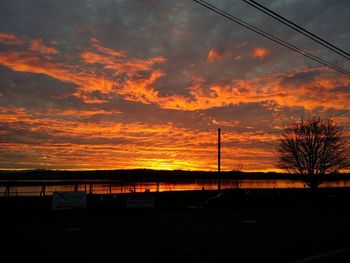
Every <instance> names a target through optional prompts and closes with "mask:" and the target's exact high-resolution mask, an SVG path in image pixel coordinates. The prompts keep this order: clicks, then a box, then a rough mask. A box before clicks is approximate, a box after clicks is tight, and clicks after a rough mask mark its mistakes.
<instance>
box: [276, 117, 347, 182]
mask: <svg viewBox="0 0 350 263" xmlns="http://www.w3.org/2000/svg"><path fill="white" fill-rule="evenodd" d="M342 131H343V130H342V128H341V127H340V126H337V125H336V124H335V123H334V122H333V121H332V119H321V118H311V119H307V120H301V121H300V122H296V123H294V124H292V125H291V126H289V127H287V128H285V130H284V132H283V134H282V135H281V137H280V138H279V141H278V143H279V147H278V150H277V156H278V159H279V161H278V165H277V166H278V168H280V169H283V170H286V171H288V172H290V173H296V174H300V175H302V176H303V179H304V180H305V182H306V184H307V185H308V186H309V187H310V188H316V187H317V186H318V185H319V184H320V183H321V181H322V177H323V176H324V175H326V174H335V173H338V172H339V171H340V170H342V169H345V168H348V167H350V155H349V152H348V151H347V148H346V146H347V144H346V141H345V140H344V137H343V133H342Z"/></svg>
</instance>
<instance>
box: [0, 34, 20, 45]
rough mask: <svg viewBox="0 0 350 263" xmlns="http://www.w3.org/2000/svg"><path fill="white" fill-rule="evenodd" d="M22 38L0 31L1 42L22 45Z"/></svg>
mask: <svg viewBox="0 0 350 263" xmlns="http://www.w3.org/2000/svg"><path fill="white" fill-rule="evenodd" d="M22 43H23V41H22V40H20V39H18V38H17V37H16V36H15V35H12V34H7V33H3V32H0V44H3V45H14V46H17V45H21V44H22Z"/></svg>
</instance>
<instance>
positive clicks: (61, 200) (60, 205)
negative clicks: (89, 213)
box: [52, 192, 86, 210]
mask: <svg viewBox="0 0 350 263" xmlns="http://www.w3.org/2000/svg"><path fill="white" fill-rule="evenodd" d="M73 208H86V192H54V193H53V195H52V210H66V209H73Z"/></svg>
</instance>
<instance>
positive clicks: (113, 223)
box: [0, 189, 350, 262]
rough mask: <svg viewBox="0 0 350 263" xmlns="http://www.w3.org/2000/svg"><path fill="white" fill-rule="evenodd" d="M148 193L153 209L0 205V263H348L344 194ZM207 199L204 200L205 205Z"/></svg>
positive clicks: (117, 201)
mask: <svg viewBox="0 0 350 263" xmlns="http://www.w3.org/2000/svg"><path fill="white" fill-rule="evenodd" d="M217 194H218V192H215V191H213V192H208V191H198V192H187V193H186V192H183V193H181V192H180V193H156V195H155V199H156V207H155V208H154V209H151V210H130V209H125V207H123V203H124V201H123V198H125V196H122V197H117V198H112V197H108V196H104V197H103V198H101V196H99V197H96V196H90V197H89V200H88V209H86V210H81V211H70V212H69V211H66V212H52V211H50V197H46V199H43V198H41V199H37V198H32V199H26V200H24V199H23V198H21V199H19V198H12V199H1V200H0V208H1V219H0V223H1V224H0V233H1V235H0V239H1V247H0V248H1V255H0V259H1V262H38V261H39V262H67V261H69V262H72V261H73V262H74V261H76V262H141V261H143V262H350V202H349V201H350V190H349V189H329V190H326V189H323V190H321V191H320V192H316V193H310V191H308V189H300V190H297V189H285V190H283V191H279V190H257V191H252V190H251V191H249V192H248V191H239V190H236V191H225V192H224V193H223V194H222V195H221V196H220V197H219V198H217V199H215V198H213V199H211V198H209V199H208V197H212V196H216V195H217ZM208 200H209V201H208Z"/></svg>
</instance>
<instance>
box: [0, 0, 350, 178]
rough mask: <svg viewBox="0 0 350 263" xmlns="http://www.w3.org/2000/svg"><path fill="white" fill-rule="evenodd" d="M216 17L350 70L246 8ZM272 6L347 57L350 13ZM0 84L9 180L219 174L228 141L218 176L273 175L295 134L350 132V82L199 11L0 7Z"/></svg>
mask: <svg viewBox="0 0 350 263" xmlns="http://www.w3.org/2000/svg"><path fill="white" fill-rule="evenodd" d="M211 3H212V4H214V5H218V6H219V7H220V8H223V9H225V10H226V11H227V12H229V13H231V14H233V15H235V16H237V17H239V18H241V19H243V20H246V21H248V22H249V23H252V24H253V25H255V26H257V27H259V28H261V29H263V30H265V31H267V32H269V33H271V34H276V35H277V36H278V37H280V38H282V39H284V40H286V41H289V42H291V43H293V44H294V45H296V46H298V47H301V48H303V49H305V50H307V51H309V52H311V53H313V54H315V55H318V56H320V57H322V58H323V59H325V60H327V61H329V62H331V63H333V64H336V65H338V66H341V67H343V68H345V69H347V68H348V65H347V64H346V63H345V61H344V60H343V59H342V58H341V57H339V56H337V55H336V54H334V53H332V52H329V51H327V50H326V49H324V48H322V46H319V45H318V44H316V43H314V42H312V41H311V40H308V39H306V38H304V37H302V36H300V34H298V33H296V32H295V31H293V30H291V29H290V28H288V27H285V26H284V25H282V24H280V23H278V22H277V21H275V20H273V19H271V18H270V17H268V16H266V15H264V14H262V13H259V12H258V11H257V10H255V9H254V8H252V7H251V6H249V5H247V4H245V3H244V2H243V1H238V2H235V3H232V2H231V1H219V2H215V1H211ZM264 4H268V5H269V7H270V8H271V9H273V10H275V11H276V12H279V13H280V14H281V15H283V16H286V17H288V18H289V19H291V20H292V21H294V22H296V23H298V24H301V25H303V26H304V27H306V28H308V29H309V30H310V31H312V32H314V33H315V34H318V35H320V36H322V37H325V38H327V40H329V41H330V42H332V43H334V44H335V45H336V46H339V47H341V48H343V49H344V50H350V44H349V43H350V41H349V39H350V33H349V32H348V29H347V27H346V25H347V20H348V17H349V16H350V11H349V10H350V8H349V3H348V2H347V1H337V2H336V3H335V2H334V1H328V0H327V1H322V3H318V2H317V3H316V2H313V1H307V2H305V1H301V0H296V1H272V2H269V3H264ZM301 10H302V11H301ZM324 10H327V12H324ZM310 14H318V15H317V16H315V15H310ZM322 21H327V23H326V24H325V23H323V22H322ZM0 76H1V78H0V144H1V147H0V168H4V169H17V168H52V169H114V168H116V169H117V168H142V167H144V168H155V169H191V170H200V169H205V170H213V169H215V168H216V138H217V135H216V132H217V128H219V127H220V128H221V129H222V131H223V134H222V140H223V148H222V150H223V153H222V158H223V159H222V165H223V169H226V170H228V169H236V168H237V166H238V164H239V166H240V167H241V166H242V165H243V169H244V170H266V171H267V170H274V169H275V159H274V158H275V157H274V156H275V155H274V147H275V145H276V139H277V137H278V134H279V132H280V131H281V129H282V128H283V127H284V126H285V125H286V124H288V123H290V122H291V121H294V120H298V119H300V118H301V117H306V116H311V115H320V116H333V115H338V116H337V117H336V121H337V122H339V124H341V125H344V126H345V131H346V134H348V127H349V124H350V113H349V112H348V111H347V110H350V109H349V101H350V78H349V77H348V76H346V75H342V74H340V73H338V72H336V71H334V70H332V69H329V68H326V67H324V66H323V65H319V64H317V63H316V62H313V61H310V60H308V59H307V58H305V57H303V56H300V55H298V54H295V53H293V52H291V51H290V50H288V49H286V48H284V47H281V46H279V45H277V44H276V43H273V42H271V41H269V40H268V39H264V38H262V37H261V36H259V35H256V34H255V33H253V32H251V31H249V30H247V29H245V28H242V27H240V26H239V25H237V24H234V23H231V22H230V21H228V20H227V19H225V18H223V17H221V16H218V15H217V14H215V13H213V12H211V11H210V10H207V9H205V8H203V7H202V6H200V5H198V4H196V3H195V2H193V1H185V0H184V1H182V0H181V1H118V0H112V1H83V0H77V1H73V2H66V1H58V0H52V1H49V2H47V1H44V0H39V1H32V0H29V1H21V2H18V1H10V0H4V1H1V2H0ZM339 114H340V115H339Z"/></svg>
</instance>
